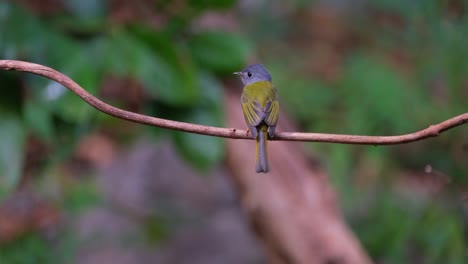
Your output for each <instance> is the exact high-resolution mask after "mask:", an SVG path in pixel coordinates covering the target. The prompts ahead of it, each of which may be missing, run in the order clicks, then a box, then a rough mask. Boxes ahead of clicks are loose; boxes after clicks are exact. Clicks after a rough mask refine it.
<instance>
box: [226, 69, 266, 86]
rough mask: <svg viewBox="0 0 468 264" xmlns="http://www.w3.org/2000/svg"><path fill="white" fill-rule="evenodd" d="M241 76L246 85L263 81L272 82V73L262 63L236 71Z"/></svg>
mask: <svg viewBox="0 0 468 264" xmlns="http://www.w3.org/2000/svg"><path fill="white" fill-rule="evenodd" d="M234 74H237V75H239V76H240V78H241V80H242V83H243V84H244V86H246V85H249V84H252V83H255V82H261V81H269V82H271V81H272V80H271V74H270V73H269V72H268V71H267V69H266V68H265V67H264V66H263V65H262V64H252V65H249V66H247V67H245V68H244V69H243V70H242V71H240V72H234Z"/></svg>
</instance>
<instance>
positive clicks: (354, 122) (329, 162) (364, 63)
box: [247, 0, 468, 263]
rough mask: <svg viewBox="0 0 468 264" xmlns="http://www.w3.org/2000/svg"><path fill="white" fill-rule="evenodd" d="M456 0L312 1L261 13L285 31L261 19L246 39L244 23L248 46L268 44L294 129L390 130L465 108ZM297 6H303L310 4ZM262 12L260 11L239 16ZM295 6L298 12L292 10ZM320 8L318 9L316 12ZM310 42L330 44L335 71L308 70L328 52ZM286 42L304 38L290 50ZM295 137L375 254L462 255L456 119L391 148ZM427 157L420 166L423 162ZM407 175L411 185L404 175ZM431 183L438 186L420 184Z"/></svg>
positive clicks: (467, 139) (464, 53)
mask: <svg viewBox="0 0 468 264" xmlns="http://www.w3.org/2000/svg"><path fill="white" fill-rule="evenodd" d="M457 3H458V2H457V1H432V0H431V1H410V2H408V1H369V2H366V4H364V5H362V6H359V7H358V8H357V9H355V10H352V9H350V10H349V11H347V12H342V13H340V12H338V14H341V15H335V14H336V13H334V12H333V10H334V8H333V4H331V5H329V6H328V7H325V8H324V7H323V6H322V7H321V8H322V9H320V8H318V10H320V11H316V12H317V13H318V14H316V16H314V15H310V16H307V15H305V14H304V13H306V11H304V9H302V8H297V10H296V11H295V12H294V11H293V12H292V15H291V14H290V17H287V16H286V17H276V20H275V19H270V21H276V23H287V25H286V26H284V25H283V27H284V28H286V29H280V27H279V26H276V27H275V25H273V26H272V28H278V29H279V30H278V31H276V33H277V34H276V36H274V37H272V36H262V37H258V34H256V33H257V32H262V31H263V30H265V28H264V27H263V28H262V26H258V25H256V24H255V23H253V22H252V21H250V23H249V25H248V27H247V28H249V30H250V31H251V35H253V36H256V37H257V41H259V42H260V43H262V44H259V45H263V46H265V45H266V43H276V45H273V46H272V47H269V48H268V49H269V50H267V51H265V50H262V53H263V55H264V56H265V57H267V58H268V61H267V65H268V66H269V67H270V69H271V71H272V75H273V77H274V81H275V83H276V84H277V86H278V90H279V93H280V98H281V99H282V103H283V107H284V108H287V111H288V112H289V113H291V114H292V115H293V116H294V117H295V118H296V120H298V121H299V123H300V124H301V127H302V130H304V131H313V132H320V133H342V134H357V135H398V134H404V133H410V132H414V131H416V130H419V129H423V128H426V127H428V126H429V125H431V124H435V123H438V122H441V121H443V120H446V119H448V118H451V117H453V116H456V115H459V114H462V113H464V112H467V110H468V108H467V106H468V105H467V103H466V102H467V98H468V97H467V96H468V49H466V43H468V14H467V12H466V8H467V3H466V2H463V3H464V4H463V3H459V4H460V5H457ZM337 5H339V4H337ZM307 6H308V7H307V8H311V10H314V5H311V4H310V3H309V4H308V5H307ZM330 6H332V7H330ZM335 8H336V7H335ZM341 8H343V6H341ZM344 9H345V8H344ZM259 10H260V9H259ZM330 10H331V11H330ZM311 12H312V13H313V12H314V11H311ZM320 12H321V13H320ZM327 12H328V13H327ZM263 13H269V10H268V9H267V10H265V9H261V11H259V12H258V13H253V14H250V15H252V16H255V15H258V16H261V14H263ZM314 14H315V13H314ZM295 15H296V16H301V18H300V19H297V18H296V20H294V16H295ZM320 16H322V17H326V18H327V19H323V20H319V19H317V17H319V18H320ZM291 18H293V19H291ZM301 19H302V20H301ZM307 19H310V20H307ZM314 19H317V21H318V22H323V23H326V22H329V24H332V25H337V24H338V25H341V24H340V23H343V24H345V25H346V26H344V27H340V26H337V27H333V26H331V28H332V30H333V29H336V30H337V31H339V30H345V31H346V34H349V35H351V37H348V38H346V37H343V38H342V39H341V40H340V42H337V43H335V42H333V41H334V39H332V40H331V41H330V40H328V39H326V40H321V39H320V37H321V36H325V37H324V38H326V37H327V36H329V35H327V34H326V33H323V32H322V31H320V30H319V29H321V28H323V27H324V28H325V29H322V30H326V29H327V27H326V25H327V24H320V23H318V24H314V22H315V21H316V20H314ZM297 21H299V22H297ZM304 21H305V22H304ZM324 21H325V22H324ZM309 25H313V26H310V27H309ZM316 28H317V30H316V31H318V32H319V33H315V31H314V30H315V29H316ZM343 28H345V29H343ZM293 29H294V30H293ZM301 30H302V31H301ZM329 30H330V29H329ZM309 31H312V33H310V32H309ZM270 33H271V32H270ZM340 33H342V32H329V34H334V35H332V36H335V35H339V34H340ZM307 34H308V35H307ZM314 34H315V35H314ZM320 34H322V35H320ZM271 35H274V34H271ZM343 35H345V34H343ZM278 36H281V39H278ZM310 36H314V37H316V38H317V39H313V38H311V37H310ZM339 36H340V35H339ZM311 39H312V40H311ZM314 41H316V42H318V43H320V41H324V42H325V41H329V42H331V44H329V43H327V42H325V43H327V44H329V45H330V46H331V47H332V48H331V49H332V51H333V50H334V51H335V52H336V53H337V54H338V55H336V56H339V57H340V59H341V61H342V63H340V64H339V66H338V67H337V69H338V70H337V71H338V72H339V73H338V74H337V75H336V77H334V78H324V77H322V76H321V74H320V73H321V71H318V73H317V70H315V71H314V69H315V68H314V65H315V64H314V63H316V64H319V65H323V66H322V67H327V66H329V64H328V61H314V58H317V60H319V59H323V56H320V55H322V54H321V52H327V51H329V50H327V49H324V48H322V49H320V48H321V46H319V48H317V49H318V51H317V50H314V44H315V42H314ZM346 41H347V42H349V43H345V42H346ZM302 42H304V43H305V44H304V43H302ZM285 43H287V44H285ZM288 45H291V46H298V47H305V48H302V49H292V50H291V49H287V47H288ZM333 45H335V46H333ZM336 46H337V47H338V48H336ZM342 47H346V49H345V50H344V51H343V48H342ZM278 51H280V52H278ZM271 54H274V56H271ZM325 58H329V59H335V58H336V57H325ZM332 70H333V69H332ZM304 72H307V73H306V74H305V73H304ZM310 72H312V73H314V74H313V77H312V78H311V77H310V74H308V73H310ZM307 146H308V150H309V151H310V153H311V154H314V156H319V157H321V159H322V160H323V163H322V164H323V165H324V167H326V168H327V169H328V171H329V174H330V177H331V180H332V182H333V184H334V185H335V187H336V188H337V189H338V192H339V194H340V197H341V199H340V200H341V203H342V206H343V210H344V211H345V214H346V217H347V218H348V221H349V223H351V226H352V227H353V229H354V230H355V231H356V233H357V235H358V237H359V238H360V239H361V241H362V243H363V244H364V247H365V249H366V250H367V251H368V252H369V254H370V255H371V257H372V258H373V259H374V260H376V261H377V262H378V263H466V262H467V261H468V258H467V255H466V245H467V241H466V230H467V229H466V228H467V225H466V223H467V220H468V217H467V216H468V215H467V214H466V200H465V198H463V197H464V190H466V187H467V183H468V177H467V176H468V162H467V161H468V130H467V129H466V127H459V128H456V129H453V130H451V131H448V132H445V133H444V134H441V135H440V136H439V137H438V138H435V139H427V140H424V141H421V142H417V143H411V144H404V145H399V146H353V145H338V144H317V143H314V144H308V145H307ZM428 166H429V168H431V170H430V172H426V171H425V170H427V168H428ZM414 179H418V180H419V181H420V182H419V184H414V182H413V183H412V181H413V180H414ZM411 183H412V185H409V186H407V184H411ZM434 185H435V186H438V188H440V189H438V191H434V190H433V189H431V188H433V186H434ZM405 188H407V189H409V190H410V195H406V194H405V191H406V189H405ZM402 189H403V190H402ZM421 193H424V194H425V195H424V194H421ZM427 193H429V194H427ZM419 196H423V197H419Z"/></svg>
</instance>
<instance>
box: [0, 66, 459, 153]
mask: <svg viewBox="0 0 468 264" xmlns="http://www.w3.org/2000/svg"><path fill="white" fill-rule="evenodd" d="M0 69H3V70H7V71H22V72H30V73H33V74H37V75H41V76H44V77H46V78H49V79H51V80H54V81H56V82H58V83H60V84H61V85H63V86H65V87H66V88H68V89H70V90H71V91H72V92H74V93H75V94H77V95H78V96H79V97H81V98H82V99H83V100H85V101H86V102H87V103H88V104H90V105H91V106H92V107H94V108H96V109H97V110H99V111H101V112H104V113H106V114H109V115H111V116H114V117H117V118H121V119H125V120H128V121H131V122H136V123H140V124H145V125H150V126H155V127H161V128H167V129H174V130H179V131H184V132H190V133H196V134H201V135H208V136H217V137H224V138H233V139H252V138H251V137H250V136H249V135H248V134H247V131H246V130H241V129H236V128H220V127H212V126H203V125H196V124H191V123H185V122H179V121H172V120H167V119H162V118H156V117H151V116H146V115H142V114H137V113H133V112H130V111H125V110H122V109H119V108H116V107H113V106H111V105H108V104H106V103H104V102H103V101H101V100H99V99H97V98H96V97H94V96H92V95H91V94H90V93H88V92H87V91H86V90H85V89H83V88H82V87H81V86H79V85H78V84H77V83H75V82H74V81H73V80H72V79H70V78H68V77H67V76H65V75H64V74H62V73H60V72H58V71H56V70H54V69H51V68H49V67H46V66H43V65H39V64H35V63H30V62H24V61H16V60H0ZM467 122H468V113H465V114H462V115H459V116H456V117H453V118H450V119H448V120H446V121H443V122H441V123H439V124H436V125H432V126H429V127H428V128H426V129H423V130H420V131H417V132H414V133H410V134H405V135H399V136H355V135H340V134H323V133H298V132H277V133H276V134H275V137H274V138H272V139H271V140H285V141H305V142H330V143H344V144H361V145H393V144H402V143H408V142H414V141H419V140H423V139H426V138H429V137H436V136H438V135H439V134H440V133H442V132H444V131H446V130H449V129H451V128H454V127H456V126H460V125H463V124H465V123H467Z"/></svg>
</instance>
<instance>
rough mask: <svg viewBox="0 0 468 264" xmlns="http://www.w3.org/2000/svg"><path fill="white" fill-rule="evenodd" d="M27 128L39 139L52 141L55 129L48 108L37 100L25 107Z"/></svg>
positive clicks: (30, 101) (28, 102) (26, 104)
mask: <svg viewBox="0 0 468 264" xmlns="http://www.w3.org/2000/svg"><path fill="white" fill-rule="evenodd" d="M23 115H24V120H25V123H26V126H27V127H28V128H29V129H30V130H31V131H32V132H33V133H34V134H35V135H37V136H38V137H39V138H41V139H43V140H46V141H50V140H52V138H53V134H54V128H53V123H52V117H51V115H50V111H49V109H48V107H47V106H46V105H44V104H42V103H40V102H38V101H37V100H28V101H27V102H25V103H24V105H23Z"/></svg>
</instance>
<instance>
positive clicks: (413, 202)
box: [0, 0, 468, 263]
mask: <svg viewBox="0 0 468 264" xmlns="http://www.w3.org/2000/svg"><path fill="white" fill-rule="evenodd" d="M63 2H64V3H65V9H66V12H57V13H52V15H50V14H49V15H44V14H39V13H38V12H34V11H30V10H29V11H28V9H25V8H24V7H21V6H18V5H16V4H13V3H11V2H5V1H3V2H0V57H1V58H9V59H21V60H27V61H32V62H37V63H40V64H44V65H47V66H50V67H53V68H55V69H57V70H59V71H61V72H63V73H65V74H67V75H68V76H70V77H71V78H72V79H74V80H75V81H76V82H77V83H79V84H80V85H82V86H83V87H84V88H85V89H87V90H88V91H89V92H90V93H92V94H94V95H99V93H100V87H101V86H102V84H103V82H104V81H105V79H106V78H108V77H115V76H117V77H121V78H131V79H133V80H136V81H138V83H140V84H141V85H142V87H143V89H144V93H145V98H144V102H143V106H142V107H141V109H143V110H144V113H145V114H148V115H154V116H158V117H164V118H169V119H174V120H181V121H187V122H194V123H200V124H205V125H214V126H222V123H223V120H222V118H223V105H222V101H223V100H222V90H221V84H220V83H219V81H218V79H217V76H222V75H224V74H228V73H230V72H232V71H235V70H239V69H240V68H242V67H243V66H244V65H245V61H246V58H247V57H248V56H249V53H250V52H251V49H252V47H251V45H250V41H249V40H251V41H255V42H256V43H257V44H256V46H257V50H258V52H259V54H260V56H261V57H262V58H264V61H263V63H264V64H266V66H267V67H268V68H269V69H270V70H271V72H272V75H273V78H274V81H275V83H276V85H277V87H278V90H279V92H280V98H281V102H282V107H283V108H284V109H286V111H287V112H288V113H290V114H291V115H292V116H293V117H294V118H295V119H296V120H297V121H298V123H299V124H300V126H301V128H302V130H304V131H313V132H324V133H346V134H367V135H396V134H402V133H409V132H413V131H415V130H419V129H421V128H425V127H427V126H428V125H430V124H433V123H437V122H439V121H442V120H445V119H447V118H450V117H452V116H454V115H457V114H460V113H463V112H466V111H467V104H466V100H467V98H468V75H467V73H468V49H467V48H466V43H468V15H467V14H466V10H467V4H466V3H464V2H463V1H460V2H462V4H461V5H462V7H459V6H458V5H457V1H436V0H427V1H423V0H418V1H403V0H398V1H391V0H376V1H364V2H365V3H364V4H361V5H356V6H352V8H349V7H350V6H346V4H345V6H344V8H343V7H342V6H341V8H342V10H343V9H345V10H348V11H347V13H346V14H343V15H340V16H335V17H334V19H336V20H339V21H338V24H339V23H341V24H344V25H345V26H344V28H345V30H346V31H347V32H346V34H349V35H352V37H350V38H348V39H347V38H343V39H341V40H340V41H338V43H332V44H331V45H330V46H333V44H334V45H336V46H338V48H336V47H335V49H336V51H335V52H336V53H339V55H338V56H339V57H340V59H341V60H339V61H340V64H339V66H338V67H337V68H338V74H337V76H336V77H335V78H332V79H331V80H330V79H327V78H321V76H320V74H317V73H315V74H312V75H311V74H310V72H314V71H313V70H311V68H313V66H311V64H313V63H315V62H316V61H314V60H320V59H321V58H323V57H321V56H320V55H321V54H322V53H326V52H327V51H328V50H327V49H326V48H323V47H322V49H320V48H319V49H318V51H317V50H313V48H312V47H313V46H314V45H313V44H314V43H315V42H314V41H316V42H320V36H322V35H325V36H327V35H326V34H322V35H320V34H316V35H314V34H312V35H308V33H310V32H303V31H307V30H314V29H322V28H327V27H326V26H327V24H321V23H330V24H333V23H332V22H334V21H333V20H319V21H318V22H317V21H315V20H314V21H312V22H311V21H307V20H306V21H305V22H304V21H303V20H299V22H298V21H297V20H295V19H297V17H301V16H303V15H304V13H305V12H306V10H314V8H315V6H314V5H313V3H314V1H303V0H301V1H292V2H291V3H290V4H289V5H290V6H288V7H289V8H281V11H282V12H278V8H277V7H276V6H275V3H274V1H270V2H268V1H267V3H265V6H264V5H261V4H259V5H253V7H256V8H247V9H246V10H244V14H240V20H241V21H242V23H243V24H242V29H243V30H245V31H246V32H247V33H248V34H249V36H248V38H246V37H244V36H241V35H239V34H235V33H230V32H225V31H222V30H199V29H197V28H196V26H194V24H196V23H194V22H195V21H196V19H197V17H198V16H199V15H200V14H202V13H203V12H204V11H209V10H221V11H225V10H229V9H231V8H232V7H233V5H234V3H235V2H236V1H233V0H226V1H209V0H205V1H195V0H194V1H181V3H183V4H182V5H180V6H177V9H174V6H172V5H171V1H154V6H155V8H156V9H157V10H158V11H159V12H160V14H158V15H161V17H162V19H161V20H162V21H164V22H159V23H160V24H159V25H157V26H156V28H157V29H155V27H154V26H151V27H150V26H149V24H150V23H144V22H142V21H138V20H137V21H132V22H126V21H118V20H117V21H113V20H112V19H111V18H110V17H109V16H110V11H109V10H110V7H109V3H108V1H91V0H86V1H78V0H66V1H63ZM332 2H340V3H341V4H344V3H342V2H346V1H332ZM333 5H334V4H330V5H329V6H328V7H327V8H328V9H333V8H337V9H339V8H340V6H338V7H336V6H333ZM335 5H340V4H339V3H335ZM327 8H325V9H319V10H321V12H326V11H327V10H328V9H327ZM460 10H461V11H460ZM324 14H325V15H327V13H324ZM242 15H244V16H243V17H242ZM324 21H325V22H324ZM332 29H335V30H337V31H338V30H340V29H341V30H343V29H342V28H340V27H337V28H333V27H332ZM301 30H302V31H301ZM333 33H336V32H333ZM294 34H298V35H299V40H297V38H294V36H293V37H292V35H294ZM346 34H345V35H346ZM332 35H333V34H332ZM311 36H312V37H311ZM315 38H316V39H315ZM247 39H249V40H247ZM311 39H312V41H311ZM301 41H304V42H306V45H303V47H306V48H302V49H301V48H297V46H295V45H296V44H298V43H296V42H301ZM342 42H349V43H342ZM299 44H300V43H299ZM328 44H329V43H328ZM299 47H301V46H300V45H299ZM343 47H344V48H343ZM332 49H333V48H332ZM314 52H315V53H314ZM333 58H335V57H333ZM326 62H327V61H323V62H322V61H319V64H320V65H322V66H323V65H324V66H323V67H325V66H326V65H327V64H326ZM304 72H305V73H304ZM311 76H312V77H311ZM0 81H1V83H2V87H5V89H2V96H1V97H0V128H1V129H0V171H1V172H2V173H3V175H1V178H0V194H1V195H0V197H2V196H5V195H6V194H7V193H9V192H11V190H12V189H14V188H15V186H17V184H18V182H19V181H20V176H21V173H22V172H21V168H22V167H23V166H24V155H25V147H26V144H27V143H26V142H27V139H28V138H29V137H36V138H39V139H40V140H41V141H42V142H45V143H46V144H47V145H48V146H49V148H51V149H52V151H51V154H50V155H51V156H50V157H49V158H48V160H47V163H46V164H43V167H44V168H50V167H53V165H54V164H50V163H58V162H63V161H64V160H66V159H67V158H69V156H70V155H71V153H72V152H73V149H74V147H75V145H76V144H77V142H78V141H79V139H80V138H81V137H83V136H84V135H86V134H88V133H89V132H91V131H92V130H94V129H96V127H98V128H99V127H100V126H103V124H107V125H108V124H109V123H111V122H113V121H112V120H113V119H112V118H110V117H107V116H102V115H100V114H99V113H97V111H95V110H94V109H92V108H91V107H90V106H88V105H87V104H85V103H84V102H83V101H82V100H81V99H80V98H78V97H77V96H76V95H74V94H72V93H70V92H68V91H66V89H65V88H63V87H61V86H60V85H58V84H56V83H54V82H52V81H49V80H47V79H44V78H40V77H37V76H32V75H27V74H19V73H6V72H0ZM119 99H120V101H119V100H115V101H114V102H112V103H113V104H117V105H120V104H122V105H125V98H119ZM280 122H281V121H280ZM150 130H151V135H153V136H154V137H155V138H157V139H161V138H163V139H170V140H173V142H174V143H175V145H176V146H177V149H178V151H179V152H180V153H181V154H182V155H183V156H184V157H186V159H187V161H189V162H191V163H192V164H193V165H194V167H196V168H200V169H206V168H209V167H211V166H213V165H214V164H217V163H218V162H219V161H220V160H221V159H222V156H223V153H224V146H223V140H221V139H219V138H214V137H204V136H200V135H193V134H188V133H180V132H173V131H160V130H159V129H155V128H151V129H150ZM144 131H148V130H144ZM307 147H308V150H309V152H310V153H311V154H315V156H319V157H320V158H321V159H322V160H323V162H322V164H323V166H324V167H326V169H327V170H328V172H329V175H330V179H331V181H332V182H333V184H334V186H335V187H336V188H337V190H338V193H339V196H340V198H341V199H340V200H341V204H342V206H343V210H344V212H345V215H346V217H347V220H348V222H349V223H350V225H351V226H352V228H353V229H354V230H355V232H356V233H357V235H358V237H359V238H360V240H361V241H362V243H363V245H364V247H365V249H366V250H367V251H368V252H369V254H370V255H371V257H372V258H373V259H374V260H376V262H378V263H442V262H443V263H466V262H467V259H466V253H465V250H466V245H467V243H466V233H467V232H466V229H467V228H466V227H467V225H466V223H467V222H468V221H467V220H468V218H467V213H466V201H465V200H463V199H462V198H461V193H462V192H463V190H465V189H466V187H467V177H466V176H467V175H468V163H467V162H466V161H467V160H468V153H467V152H468V151H467V150H468V133H467V130H466V128H465V127H461V128H457V129H454V130H451V131H448V132H446V133H444V134H442V135H441V136H440V137H438V138H435V139H428V140H425V141H422V142H418V143H412V144H408V145H401V146H379V147H374V146H351V145H337V144H307ZM200 150H202V151H200ZM427 165H430V167H431V168H432V169H433V171H434V173H426V174H425V172H424V170H425V168H427ZM435 172H437V173H435ZM51 173H53V172H51V170H50V169H45V170H44V174H45V177H46V178H47V177H51V176H50V175H48V174H51ZM408 175H419V176H414V177H423V179H424V182H427V181H429V182H431V181H435V182H436V183H435V184H439V185H442V187H441V189H442V190H441V191H439V192H429V193H430V195H426V196H424V195H422V196H423V198H421V197H418V195H420V193H425V192H427V190H426V189H427V188H430V187H428V186H426V185H424V184H422V183H421V184H420V185H414V184H413V185H410V186H409V187H407V188H409V189H410V190H411V195H407V194H405V192H404V191H402V190H401V186H402V185H403V186H406V185H407V184H408V181H406V180H407V179H406V177H411V176H408ZM421 175H423V176H421ZM440 175H442V176H440ZM438 177H439V178H438ZM440 177H442V179H444V180H447V182H446V183H442V184H441V183H440V182H439V183H437V181H440ZM402 182H403V183H402ZM66 193H67V195H66V196H65V197H64V203H63V205H62V206H63V207H64V208H66V209H67V210H68V211H70V212H71V213H73V212H79V210H81V209H82V208H84V207H86V206H87V205H89V204H90V203H96V202H99V197H97V195H96V194H94V192H93V190H92V187H89V186H87V185H84V186H77V187H76V188H73V189H72V190H69V191H67V192H66ZM156 218H157V216H156ZM147 229H148V230H147V233H148V234H149V236H150V238H149V239H150V240H153V241H155V242H158V243H159V242H160V241H161V240H163V239H164V238H165V237H167V236H168V235H167V232H168V230H170V227H167V221H166V219H164V218H161V219H159V218H157V219H150V220H149V223H148V225H147ZM64 240H65V241H68V242H67V243H65V245H67V246H65V247H66V249H64V252H65V253H64V254H61V256H64V258H65V260H63V259H62V260H58V259H57V258H54V257H53V255H52V254H50V252H53V253H56V252H58V251H56V250H57V249H54V250H52V251H51V250H50V249H51V248H50V245H49V244H48V243H45V242H44V240H43V238H40V237H38V236H36V235H35V234H30V235H27V236H25V237H22V238H21V239H19V240H18V241H14V243H12V244H9V245H7V246H3V245H2V246H1V247H0V263H3V262H5V263H37V261H39V262H44V263H51V262H53V261H62V262H65V263H66V262H67V261H66V260H67V259H66V257H67V256H69V255H72V254H73V252H72V251H73V245H74V243H75V242H76V241H74V240H73V239H72V238H70V239H68V238H67V239H64ZM35 261H36V262H35Z"/></svg>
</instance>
